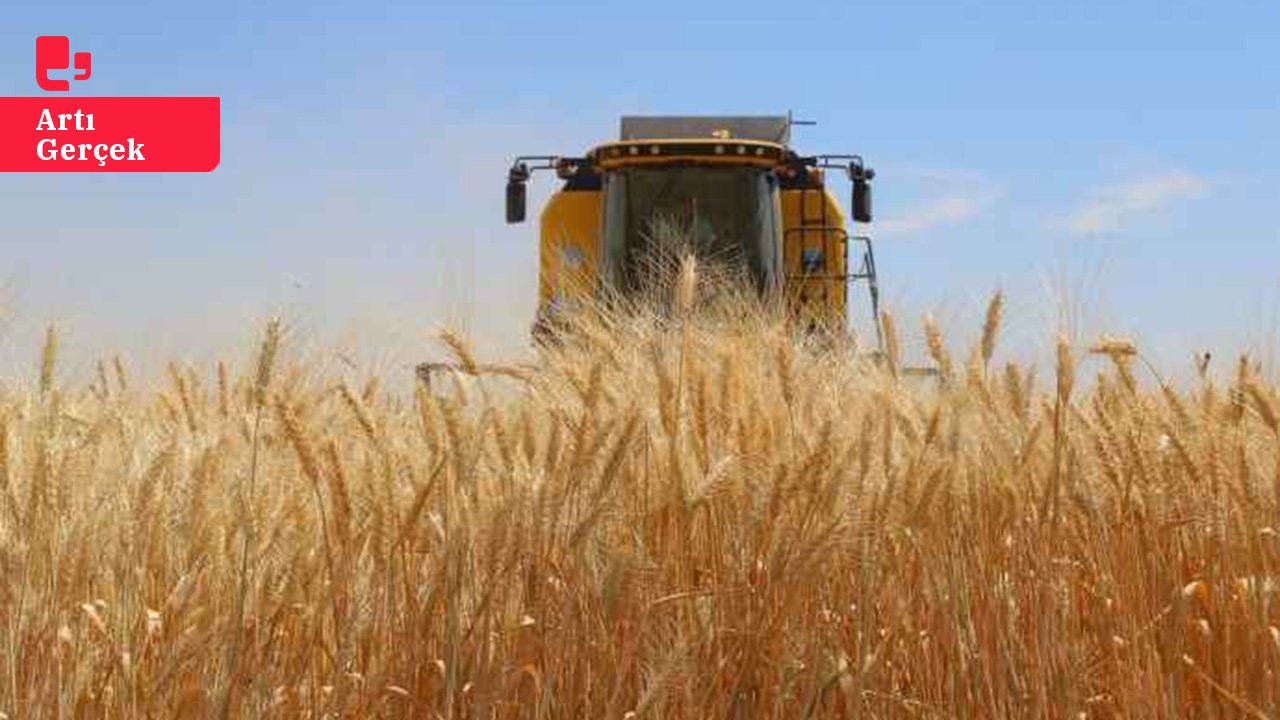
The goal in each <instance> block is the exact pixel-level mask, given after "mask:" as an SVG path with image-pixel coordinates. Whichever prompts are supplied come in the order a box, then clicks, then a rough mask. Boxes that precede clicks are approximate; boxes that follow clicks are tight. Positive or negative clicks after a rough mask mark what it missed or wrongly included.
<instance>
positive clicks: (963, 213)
mask: <svg viewBox="0 0 1280 720" xmlns="http://www.w3.org/2000/svg"><path fill="white" fill-rule="evenodd" d="M898 175H899V176H900V177H902V178H904V179H906V180H915V181H917V182H918V183H919V184H920V185H922V186H923V187H924V191H923V193H922V195H923V196H924V199H923V200H921V201H920V202H918V203H916V204H915V205H911V206H908V207H907V208H905V209H904V210H903V211H902V212H900V213H899V214H896V215H892V214H891V215H888V216H887V217H884V218H882V219H881V220H879V221H878V222H877V223H876V233H877V234H878V235H880V236H881V237H886V236H906V235H915V234H918V233H921V232H924V231H925V230H931V229H934V228H939V227H945V226H948V225H957V224H960V223H963V222H965V221H968V220H972V219H973V218H975V217H977V216H978V215H980V214H982V212H983V210H985V209H986V208H987V206H988V205H990V204H991V202H992V201H993V200H995V199H996V198H997V197H998V196H999V195H1000V193H999V190H998V189H997V188H996V187H994V186H993V185H992V184H991V183H990V182H988V181H986V180H985V179H984V178H982V177H981V176H979V175H977V174H975V173H971V172H963V171H956V170H938V169H916V170H910V171H905V172H900V173H898Z"/></svg>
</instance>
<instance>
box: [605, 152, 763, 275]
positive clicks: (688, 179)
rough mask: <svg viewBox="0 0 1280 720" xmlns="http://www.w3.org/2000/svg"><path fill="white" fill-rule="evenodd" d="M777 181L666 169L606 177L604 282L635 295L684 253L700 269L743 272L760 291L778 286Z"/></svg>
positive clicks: (750, 174)
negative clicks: (709, 266) (608, 278)
mask: <svg viewBox="0 0 1280 720" xmlns="http://www.w3.org/2000/svg"><path fill="white" fill-rule="evenodd" d="M778 227H779V207H778V193H777V186H776V180H775V178H774V177H773V174H772V173H771V172H769V171H767V170H763V169H759V168H748V167H706V166H695V165H666V166H661V167H633V168H625V169H622V170H616V171H614V172H611V173H609V175H608V177H607V178H606V198H605V233H604V237H605V253H604V256H605V264H606V268H605V270H606V273H605V274H606V276H608V277H610V278H612V280H613V282H614V283H615V284H616V285H617V286H618V287H620V288H623V289H626V290H637V289H640V288H642V287H643V286H644V285H645V283H646V281H647V280H648V279H649V278H651V277H652V276H653V275H654V272H653V271H655V270H657V271H660V269H661V268H669V267H670V266H671V264H672V263H678V262H679V258H680V257H683V256H684V255H685V254H687V253H690V252H692V253H694V254H695V255H696V256H697V258H698V262H699V264H700V265H701V266H704V267H706V266H708V265H711V266H715V267H717V269H722V270H726V271H729V272H741V271H746V272H747V273H749V275H750V276H751V277H752V278H753V279H754V280H755V282H756V285H757V286H758V288H759V289H761V290H764V289H765V288H767V287H770V285H771V284H772V283H774V282H775V281H776V272H777V271H776V268H777V265H778V248H779V239H778V232H779V230H778Z"/></svg>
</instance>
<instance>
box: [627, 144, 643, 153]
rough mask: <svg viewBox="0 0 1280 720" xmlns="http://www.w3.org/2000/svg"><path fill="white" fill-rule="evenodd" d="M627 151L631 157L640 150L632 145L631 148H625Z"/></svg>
mask: <svg viewBox="0 0 1280 720" xmlns="http://www.w3.org/2000/svg"><path fill="white" fill-rule="evenodd" d="M627 151H628V152H630V153H631V154H632V155H639V154H640V148H638V147H636V146H635V145H632V146H631V147H629V148H627Z"/></svg>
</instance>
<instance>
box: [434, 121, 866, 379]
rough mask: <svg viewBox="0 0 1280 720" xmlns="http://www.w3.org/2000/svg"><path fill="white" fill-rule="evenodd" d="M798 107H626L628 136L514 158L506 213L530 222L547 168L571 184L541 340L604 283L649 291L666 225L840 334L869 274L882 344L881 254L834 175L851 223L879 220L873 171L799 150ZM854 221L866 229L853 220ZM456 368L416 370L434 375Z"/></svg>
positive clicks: (555, 243)
mask: <svg viewBox="0 0 1280 720" xmlns="http://www.w3.org/2000/svg"><path fill="white" fill-rule="evenodd" d="M793 124H794V123H793V122H792V120H791V118H790V116H781V117H706V116H703V117H624V118H623V119H622V132H621V137H620V139H619V140H617V141H615V142H607V143H604V144H602V145H600V146H598V147H596V148H594V149H592V150H590V151H589V152H588V153H587V154H586V155H584V156H582V157H561V156H554V155H552V156H524V157H519V158H516V160H515V163H514V164H513V165H512V167H511V170H510V172H509V174H508V179H507V197H506V214H507V222H508V223H519V222H523V221H524V220H525V215H526V198H527V184H528V182H529V180H530V178H531V177H532V175H533V173H534V172H535V171H538V170H554V171H555V173H556V176H557V177H559V178H560V180H562V181H563V185H562V186H561V187H560V189H559V190H557V191H556V192H555V194H554V195H552V196H551V199H550V201H548V202H547V204H546V207H544V208H543V210H542V217H541V239H540V243H541V247H540V257H539V284H538V286H539V291H538V293H539V304H538V305H539V306H538V315H537V320H536V321H535V323H534V331H535V336H537V335H539V334H542V333H545V332H546V331H549V330H550V329H551V328H554V327H555V325H556V318H557V316H558V315H560V314H561V313H563V312H564V311H565V310H566V309H567V308H571V307H572V306H573V305H574V304H575V303H578V302H581V301H583V300H585V299H588V298H591V297H594V296H596V295H598V294H599V293H600V291H601V290H602V289H603V288H606V287H607V288H611V289H612V290H614V291H617V292H618V293H620V294H622V295H624V296H625V295H628V294H633V293H636V292H644V291H645V290H646V289H647V288H645V287H644V285H645V283H646V281H647V280H651V279H652V274H648V273H646V267H645V266H646V263H647V260H649V259H652V258H651V254H652V253H653V252H654V251H655V250H657V249H658V248H655V247H654V246H655V245H656V244H657V243H658V242H659V238H658V236H659V235H661V234H663V233H662V228H660V227H659V226H661V225H663V224H665V226H666V232H667V233H668V234H670V232H671V229H672V227H674V228H675V231H676V232H675V234H678V235H679V236H680V237H681V238H682V240H683V242H684V243H686V244H687V245H689V246H692V247H687V248H685V249H686V250H692V251H694V252H695V254H696V255H697V256H698V258H699V260H702V261H706V260H708V259H710V260H711V261H712V262H713V263H719V264H728V265H733V266H736V267H735V269H736V270H739V271H745V273H744V274H745V276H746V277H747V278H749V280H748V282H752V283H753V284H754V285H755V286H756V288H757V289H758V290H759V291H760V293H761V294H762V295H763V296H765V297H773V298H783V302H786V303H787V305H788V309H789V311H790V312H791V313H792V316H793V317H794V318H796V320H797V322H798V324H799V326H800V327H802V328H805V329H806V330H811V331H825V332H833V331H834V332H844V331H846V330H847V329H848V328H849V326H850V323H851V317H850V309H851V308H850V306H851V303H850V299H849V290H850V287H851V285H853V284H854V283H855V282H858V281H862V282H863V283H865V286H866V289H867V295H868V301H869V302H868V304H867V311H868V312H869V315H870V320H871V324H872V326H873V327H874V328H875V337H876V346H877V348H878V347H879V345H880V342H881V339H880V322H879V317H880V314H879V290H878V288H877V285H876V265H875V255H874V253H873V251H872V245H871V238H870V236H869V235H868V234H867V233H866V232H865V231H862V232H850V230H848V229H846V218H845V214H844V212H843V211H842V210H841V208H840V204H839V203H838V202H837V201H836V198H835V196H834V195H833V194H832V193H831V190H830V188H829V187H828V185H827V180H828V173H827V171H828V170H833V169H834V170H841V171H843V172H844V174H845V175H846V176H847V177H848V178H849V181H850V183H851V185H852V202H851V204H850V209H851V213H852V220H853V222H854V223H858V224H866V223H869V222H871V179H872V178H873V177H875V171H874V170H872V169H871V168H869V167H867V166H866V165H865V163H864V162H863V160H862V158H861V157H860V156H858V155H811V156H807V155H801V154H799V153H797V152H796V151H795V150H794V149H792V148H791V146H790V136H791V128H792V125H793ZM855 227H857V226H856V225H855ZM445 369H456V368H453V366H451V365H448V364H441V363H428V364H425V365H422V366H419V368H418V372H419V375H420V376H421V377H422V378H423V379H424V381H426V382H427V383H428V384H430V377H431V374H432V373H433V372H435V371H440V370H445Z"/></svg>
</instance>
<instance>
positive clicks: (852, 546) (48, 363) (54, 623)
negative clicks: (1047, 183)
mask: <svg viewBox="0 0 1280 720" xmlns="http://www.w3.org/2000/svg"><path fill="white" fill-rule="evenodd" d="M681 272H682V273H685V274H686V275H685V276H684V280H683V281H682V282H681V283H679V284H678V285H677V287H678V297H677V298H676V302H675V303H673V304H674V305H676V306H677V307H678V308H679V313H676V314H672V313H670V312H668V313H665V314H664V315H663V316H662V317H639V318H637V317H634V316H625V317H624V316H621V315H610V316H604V315H601V316H597V317H593V318H586V317H584V318H582V319H579V321H578V322H579V323H580V326H579V327H578V329H577V334H576V338H577V339H576V340H575V341H573V342H572V343H568V344H565V345H563V346H560V347H558V348H554V349H550V350H547V351H546V352H545V357H544V358H543V363H542V366H541V369H540V370H537V371H535V372H532V373H523V374H521V373H516V374H517V375H518V376H519V377H520V378H523V379H522V380H505V381H503V382H504V383H506V386H505V388H502V389H495V388H494V387H492V386H491V385H492V384H491V383H488V382H486V381H476V380H474V379H470V378H461V379H459V380H457V381H456V382H455V383H454V387H453V388H452V389H451V390H448V391H447V392H443V393H435V394H433V393H428V392H426V391H424V390H420V391H419V392H418V393H417V394H416V395H413V396H410V397H406V396H401V395H397V394H395V393H392V392H387V391H384V390H380V389H379V386H378V385H377V384H370V385H369V386H368V387H366V388H363V389H359V388H353V387H352V386H350V385H349V384H347V383H345V382H343V381H342V380H341V379H338V378H328V377H316V376H314V375H312V374H310V373H309V372H308V369H307V368H306V367H295V366H291V365H289V364H288V363H287V362H285V361H283V360H280V359H278V358H283V357H288V344H289V343H288V339H287V338H285V339H284V341H283V346H282V345H281V342H282V341H281V338H280V333H279V330H278V328H275V327H274V326H273V329H271V330H270V331H268V333H267V334H266V339H265V340H264V343H263V348H262V351H261V353H260V355H261V358H260V360H259V361H258V362H257V363H256V364H255V365H254V366H253V367H249V368H245V371H244V372H243V374H240V375H239V376H237V373H236V372H235V371H234V370H233V369H230V368H228V367H227V366H225V365H222V364H219V365H218V366H217V367H216V368H210V369H208V370H207V371H203V370H202V371H199V372H197V371H196V370H195V369H192V368H184V367H180V366H173V368H172V369H171V371H170V372H169V373H168V377H166V378H164V380H163V382H162V383H160V384H159V385H155V386H152V387H150V388H148V387H147V385H146V383H145V382H144V381H140V380H139V379H136V378H135V379H133V380H131V381H127V380H126V378H127V373H126V371H125V366H124V364H123V363H120V362H118V361H117V362H114V363H111V364H110V365H111V367H112V369H113V372H108V365H107V364H104V365H103V366H102V367H101V371H100V372H99V374H98V376H97V378H96V379H95V380H94V381H93V383H92V385H91V386H89V387H86V388H70V387H61V386H60V385H59V384H58V382H57V379H56V378H57V373H56V372H55V369H56V367H55V365H56V347H57V342H56V340H57V337H56V334H50V336H49V343H48V348H47V349H46V350H45V352H44V353H42V355H41V360H40V367H39V369H38V372H37V374H36V377H37V378H38V382H37V383H35V385H34V387H33V388H32V389H30V390H24V389H17V388H13V387H9V388H7V389H3V390H0V573H2V575H3V582H0V711H3V712H5V713H7V716H8V717H12V718H44V717H48V718H53V717H115V718H141V717H153V718H170V717H173V718H181V717H192V718H203V717H210V716H215V715H218V714H222V715H223V716H226V717H235V718H255V717H322V716H329V717H334V716H340V717H417V718H432V717H484V718H488V717H499V718H515V717H529V718H632V717H634V718H640V717H666V718H710V717H740V718H753V717H788V718H792V717H844V718H860V717H959V718H975V717H1036V718H1039V717H1045V718H1077V717H1100V718H1105V717H1150V718H1177V717H1210V718H1213V717H1264V716H1275V715H1276V714H1277V713H1278V712H1280V675H1278V673H1280V630H1278V629H1277V628H1278V627H1280V607H1278V606H1277V601H1278V600H1277V586H1276V566H1277V562H1278V561H1280V545H1278V536H1277V527H1278V523H1280V506H1278V504H1277V502H1278V500H1280V453H1278V452H1277V450H1278V446H1280V421H1277V417H1278V416H1280V411H1278V410H1277V402H1278V400H1277V393H1276V389H1275V388H1274V387H1272V386H1271V385H1270V384H1268V383H1266V382H1265V381H1264V380H1263V379H1262V378H1261V377H1259V376H1258V374H1257V373H1256V372H1254V371H1253V369H1252V368H1251V367H1250V365H1249V364H1248V363H1242V364H1241V366H1240V370H1239V372H1238V373H1237V374H1236V376H1235V377H1233V378H1231V379H1230V381H1228V382H1226V383H1223V384H1219V383H1217V382H1215V381H1214V380H1213V379H1212V378H1211V377H1210V374H1208V373H1206V374H1205V375H1204V376H1203V378H1202V379H1201V380H1200V381H1199V382H1198V383H1197V384H1195V385H1194V386H1190V387H1186V388H1181V389H1175V388H1172V387H1170V386H1167V385H1164V384H1162V383H1151V382H1144V381H1143V380H1142V378H1141V376H1139V377H1137V378H1135V370H1134V368H1133V367H1132V365H1133V363H1132V360H1133V358H1135V357H1138V356H1137V355H1136V349H1135V348H1133V347H1132V346H1131V345H1128V344H1126V343H1123V342H1120V341H1105V342H1104V343H1100V344H1099V346H1098V348H1097V352H1098V353H1100V355H1099V354H1094V355H1082V354H1081V353H1080V352H1078V351H1079V349H1078V348H1076V349H1073V348H1071V347H1070V346H1068V345H1067V344H1066V343H1065V342H1063V343H1061V344H1060V345H1059V346H1058V353H1057V356H1058V358H1059V363H1058V367H1057V368H1056V370H1057V372H1056V377H1055V381H1054V382H1053V383H1052V387H1050V388H1048V389H1047V390H1044V389H1038V388H1037V386H1036V384H1035V383H1034V382H1033V381H1032V380H1031V377H1032V374H1031V373H1030V372H1029V371H1028V369H1027V368H1024V367H1020V366H1018V365H1016V364H1010V365H1006V366H1004V367H1003V371H992V370H991V369H990V367H989V366H990V365H991V364H992V362H993V356H995V355H998V352H997V348H996V339H997V337H998V329H999V328H998V326H999V323H1000V317H1001V312H1002V309H1003V298H998V299H996V300H993V302H992V305H991V309H990V310H989V311H988V313H987V317H986V323H985V326H984V328H983V330H982V332H981V334H980V337H979V338H978V339H977V341H976V342H975V344H974V352H973V353H972V354H971V357H973V358H974V360H973V361H972V364H971V367H970V371H969V372H967V373H965V374H964V375H963V376H958V375H956V374H954V373H953V370H952V367H951V358H950V354H949V350H948V346H947V344H946V343H945V342H944V340H943V337H942V331H941V329H940V328H938V327H937V326H936V324H934V323H933V322H932V321H929V322H927V323H926V327H925V328H924V332H925V334H926V336H927V338H928V347H929V350H930V352H931V353H932V355H933V357H934V358H935V360H936V362H937V363H938V364H939V365H942V366H943V367H942V370H943V373H942V377H943V380H944V381H945V382H944V384H943V385H942V386H941V387H937V386H936V385H935V386H933V387H930V388H921V387H913V386H911V385H909V384H907V381H906V380H905V379H904V380H899V379H898V374H897V369H898V367H899V364H900V360H899V358H898V357H897V355H898V353H897V350H896V347H897V340H896V338H897V333H898V331H897V329H896V328H895V327H894V325H893V323H892V321H890V320H889V319H888V318H886V322H885V325H886V326H887V329H888V330H889V331H890V332H889V333H888V334H889V337H890V338H891V341H892V345H891V348H893V350H892V352H891V353H890V356H891V357H890V361H889V362H887V363H886V366H885V369H878V368H874V367H868V366H865V365H863V364H860V363H859V362H858V361H855V360H853V359H851V355H850V353H849V351H848V348H845V347H843V346H833V345H830V344H825V345H819V344H812V345H805V344H797V342H796V341H794V340H793V336H792V335H791V333H790V332H789V331H788V330H787V328H786V326H785V322H784V321H783V319H781V318H777V317H773V316H770V315H768V314H763V313H760V312H758V311H757V310H755V309H753V308H752V307H751V304H750V303H749V302H746V301H731V302H724V301H723V298H721V300H719V301H716V302H714V303H713V306H712V307H707V306H706V302H707V301H706V300H705V297H704V294H703V293H702V290H701V289H700V288H699V287H698V286H697V283H696V281H695V280H690V279H689V276H690V275H692V274H693V273H694V269H693V267H692V266H691V265H690V266H688V267H686V268H684V269H683V270H682V271H681ZM445 341H446V343H447V345H448V346H450V347H452V348H453V350H454V352H456V354H457V355H458V356H459V358H460V359H461V360H462V361H463V362H465V363H470V364H473V365H474V364H476V360H475V359H474V358H472V357H471V356H470V353H469V351H468V350H467V346H466V343H465V341H463V340H462V339H461V338H458V337H455V336H447V337H446V338H445ZM1073 350H1074V352H1073ZM1077 367H1078V368H1079V370H1080V371H1081V372H1084V371H1090V372H1092V371H1093V370H1099V372H1100V374H1099V377H1098V379H1097V381H1096V382H1094V381H1092V380H1090V381H1089V382H1084V381H1082V380H1078V379H1077V377H1076V375H1077ZM1144 387H1153V388H1154V389H1153V390H1145V389H1144Z"/></svg>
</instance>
